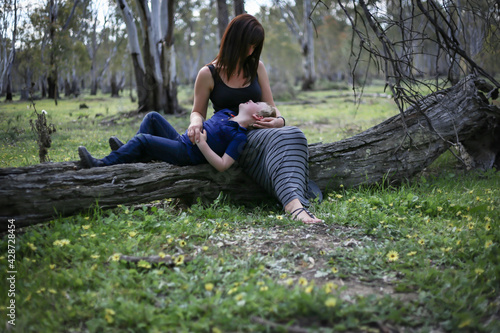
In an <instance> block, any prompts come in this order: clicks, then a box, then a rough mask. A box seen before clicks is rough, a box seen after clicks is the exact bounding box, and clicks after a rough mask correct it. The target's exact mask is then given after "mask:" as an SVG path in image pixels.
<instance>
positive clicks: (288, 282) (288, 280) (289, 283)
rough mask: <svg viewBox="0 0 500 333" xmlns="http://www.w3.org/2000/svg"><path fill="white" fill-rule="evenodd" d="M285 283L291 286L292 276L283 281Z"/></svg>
mask: <svg viewBox="0 0 500 333" xmlns="http://www.w3.org/2000/svg"><path fill="white" fill-rule="evenodd" d="M285 283H286V285H287V286H291V285H292V284H293V279H292V278H289V279H287V280H286V281H285Z"/></svg>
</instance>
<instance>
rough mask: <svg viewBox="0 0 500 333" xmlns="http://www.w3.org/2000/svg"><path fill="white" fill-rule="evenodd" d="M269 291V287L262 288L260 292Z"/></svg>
mask: <svg viewBox="0 0 500 333" xmlns="http://www.w3.org/2000/svg"><path fill="white" fill-rule="evenodd" d="M268 289H269V287H268V286H262V287H260V291H267V290H268Z"/></svg>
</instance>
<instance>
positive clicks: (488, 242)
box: [484, 239, 493, 249]
mask: <svg viewBox="0 0 500 333" xmlns="http://www.w3.org/2000/svg"><path fill="white" fill-rule="evenodd" d="M492 245H493V241H492V240H491V239H490V240H487V241H486V243H484V248H485V249H487V248H489V247H490V246H492Z"/></svg>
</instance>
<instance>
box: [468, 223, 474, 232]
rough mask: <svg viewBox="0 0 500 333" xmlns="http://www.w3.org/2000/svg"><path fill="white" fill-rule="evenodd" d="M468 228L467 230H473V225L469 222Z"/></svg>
mask: <svg viewBox="0 0 500 333" xmlns="http://www.w3.org/2000/svg"><path fill="white" fill-rule="evenodd" d="M468 228H469V229H470V230H472V229H474V223H472V222H471V223H469V224H468Z"/></svg>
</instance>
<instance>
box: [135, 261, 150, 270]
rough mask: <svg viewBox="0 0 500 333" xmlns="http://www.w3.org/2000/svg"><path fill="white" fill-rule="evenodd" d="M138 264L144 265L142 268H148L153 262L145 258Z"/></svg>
mask: <svg viewBox="0 0 500 333" xmlns="http://www.w3.org/2000/svg"><path fill="white" fill-rule="evenodd" d="M137 266H139V267H142V268H146V269H149V268H151V264H150V263H149V262H147V261H145V260H140V261H139V263H138V264H137Z"/></svg>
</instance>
